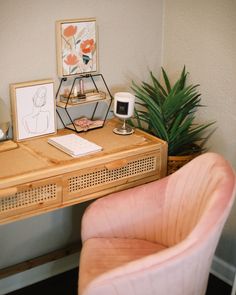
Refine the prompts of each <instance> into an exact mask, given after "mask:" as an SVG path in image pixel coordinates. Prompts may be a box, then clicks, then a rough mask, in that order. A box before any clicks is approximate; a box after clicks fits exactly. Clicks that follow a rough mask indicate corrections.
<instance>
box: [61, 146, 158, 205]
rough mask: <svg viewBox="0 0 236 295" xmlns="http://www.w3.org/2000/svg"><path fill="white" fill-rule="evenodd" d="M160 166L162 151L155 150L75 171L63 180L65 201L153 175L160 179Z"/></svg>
mask: <svg viewBox="0 0 236 295" xmlns="http://www.w3.org/2000/svg"><path fill="white" fill-rule="evenodd" d="M160 166H161V165H160V152H155V153H150V154H143V155H142V154H141V155H138V156H134V157H128V158H126V159H121V160H117V161H112V162H108V163H106V164H104V165H100V166H96V167H93V168H89V169H83V170H79V171H77V172H73V173H72V174H70V175H68V176H67V177H65V178H64V180H63V201H67V200H70V199H73V198H79V197H82V196H84V195H89V194H92V193H94V192H99V191H101V190H105V189H107V188H110V187H117V185H121V184H125V183H128V182H130V183H131V182H133V181H135V180H138V179H141V178H145V177H148V176H152V175H156V176H157V179H158V178H160Z"/></svg>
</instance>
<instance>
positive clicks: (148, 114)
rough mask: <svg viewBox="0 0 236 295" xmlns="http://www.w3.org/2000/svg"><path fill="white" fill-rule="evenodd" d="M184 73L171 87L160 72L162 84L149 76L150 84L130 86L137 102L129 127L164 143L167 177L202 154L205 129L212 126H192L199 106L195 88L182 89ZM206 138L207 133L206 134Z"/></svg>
mask: <svg viewBox="0 0 236 295" xmlns="http://www.w3.org/2000/svg"><path fill="white" fill-rule="evenodd" d="M187 75H188V72H186V69H185V66H184V68H183V70H182V72H181V74H180V77H179V79H178V80H177V81H176V82H175V83H174V85H173V86H172V85H171V83H170V80H169V78H168V75H167V73H166V71H165V70H164V69H163V68H162V76H163V83H161V82H159V81H158V79H157V78H156V77H155V75H154V74H153V73H152V72H150V77H151V83H146V82H142V83H141V85H137V84H136V83H135V82H133V83H132V89H133V91H134V93H135V96H136V97H137V98H138V101H137V102H136V107H135V111H134V114H135V118H134V120H132V121H131V122H130V123H131V124H132V125H135V126H137V127H138V128H140V129H142V130H144V131H146V132H148V133H150V134H153V135H154V136H157V137H159V138H161V139H163V140H165V141H166V142H168V174H170V173H172V172H174V171H175V170H177V169H178V168H180V167H181V166H183V165H184V164H185V163H186V162H188V161H189V160H191V159H192V158H193V157H195V156H196V155H198V154H200V153H201V152H202V151H203V150H204V144H205V142H206V140H207V138H208V137H209V136H207V137H204V136H203V135H204V132H205V131H206V129H207V128H208V127H209V126H211V125H212V124H214V122H211V123H207V124H197V123H195V113H196V111H197V110H198V108H199V107H200V106H202V105H201V104H200V100H201V97H200V96H201V94H200V93H199V92H198V87H199V85H198V84H197V85H188V86H186V79H187ZM208 135H209V133H208Z"/></svg>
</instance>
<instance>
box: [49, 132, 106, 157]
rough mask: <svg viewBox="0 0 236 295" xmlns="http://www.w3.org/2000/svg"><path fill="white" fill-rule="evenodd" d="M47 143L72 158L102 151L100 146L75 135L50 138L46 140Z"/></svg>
mask: <svg viewBox="0 0 236 295" xmlns="http://www.w3.org/2000/svg"><path fill="white" fill-rule="evenodd" d="M48 143H50V144H51V145H53V146H55V147H57V148H58V149H60V150H62V151H63V152H65V153H67V154H69V155H71V156H72V157H80V156H84V155H88V154H91V153H95V152H99V151H101V150H102V147H101V146H99V145H97V144H95V143H94V142H91V141H88V140H87V139H84V138H82V137H80V136H78V135H76V134H68V135H62V136H55V137H50V138H49V139H48Z"/></svg>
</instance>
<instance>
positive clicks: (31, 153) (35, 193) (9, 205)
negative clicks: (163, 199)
mask: <svg viewBox="0 0 236 295" xmlns="http://www.w3.org/2000/svg"><path fill="white" fill-rule="evenodd" d="M116 124H117V122H116V121H115V120H111V121H107V122H106V124H105V126H104V127H103V128H100V129H96V130H90V131H89V132H84V133H80V134H79V135H80V136H81V137H83V138H86V139H88V140H90V141H93V142H95V143H96V144H98V145H100V146H102V147H103V150H102V151H100V152H97V153H94V154H90V155H87V156H83V157H79V158H73V157H71V156H69V155H67V154H66V153H64V152H63V151H61V150H59V149H57V148H55V147H54V146H52V145H50V144H48V142H47V140H48V137H51V136H52V135H50V136H44V137H39V138H35V139H31V140H27V141H23V142H20V143H19V145H18V147H17V148H16V149H12V150H9V151H4V152H0V167H1V169H0V223H4V222H9V221H13V220H17V219H20V218H24V217H27V216H32V215H36V214H40V213H43V212H47V211H51V210H54V209H57V208H62V207H65V206H69V205H73V204H77V203H80V202H83V201H86V200H89V199H93V198H96V197H99V196H103V195H105V194H107V193H111V192H114V191H117V190H121V189H125V188H128V187H133V186H136V185H138V184H141V183H145V182H148V181H152V180H155V179H158V178H160V177H163V176H165V174H166V162H167V144H166V143H165V142H164V141H162V140H160V139H158V138H156V137H154V136H151V135H149V134H147V133H145V132H142V131H140V130H137V129H136V130H135V133H134V134H132V135H129V136H121V135H116V134H114V133H113V132H112V130H113V128H114V127H115V126H116ZM71 132H72V131H70V130H60V131H58V133H57V134H56V135H55V136H58V135H64V134H69V133H71Z"/></svg>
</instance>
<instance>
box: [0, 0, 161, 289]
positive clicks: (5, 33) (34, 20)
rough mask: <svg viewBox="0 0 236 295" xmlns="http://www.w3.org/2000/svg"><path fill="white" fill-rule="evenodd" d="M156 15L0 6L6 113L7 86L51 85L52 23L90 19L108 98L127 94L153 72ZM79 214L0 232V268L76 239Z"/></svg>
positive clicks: (11, 0)
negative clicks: (40, 81)
mask: <svg viewBox="0 0 236 295" xmlns="http://www.w3.org/2000/svg"><path fill="white" fill-rule="evenodd" d="M162 10H163V8H162V0H146V1H142V0H120V1H116V0H100V1H97V0H87V1H82V0H41V1H37V0H21V1H19V0H1V1H0V53H1V54H0V97H2V98H3V99H4V101H5V102H6V103H7V105H8V107H10V102H9V84H10V83H15V82H23V81H30V80H35V79H36V80H37V79H44V78H53V79H54V80H55V83H56V84H58V79H57V75H56V50H55V21H56V20H60V19H71V18H86V17H95V18H96V19H97V24H98V30H99V64H100V71H101V72H102V73H103V75H104V77H105V79H106V81H107V84H108V86H109V87H110V89H111V90H112V92H113V93H114V91H116V90H121V89H123V90H125V89H129V86H130V85H131V80H132V79H136V78H137V79H145V78H146V77H147V69H148V68H150V69H152V70H154V71H156V70H158V69H159V68H160V66H161V46H162V29H163V26H162V15H163V11H162ZM0 166H1V163H0ZM0 173H1V172H0ZM82 207H83V206H82ZM82 211H83V208H82V209H81V206H75V207H73V208H66V209H63V210H58V211H55V212H53V213H49V214H45V215H41V216H38V217H35V218H31V219H26V220H23V221H20V222H15V223H12V224H8V225H3V226H1V227H0V237H1V238H0V268H2V267H6V266H9V265H12V264H14V263H17V262H21V261H23V260H25V259H28V258H32V257H34V256H37V255H41V254H43V253H46V252H48V251H52V250H54V249H57V248H60V247H62V246H65V245H66V244H68V243H70V242H72V241H75V240H78V239H79V237H80V236H79V232H80V225H79V223H80V217H81V214H82ZM51 272H52V273H53V267H52V270H51ZM28 275H29V276H30V273H29V274H27V276H28ZM39 279H40V277H39ZM21 280H22V281H21V283H22V285H24V283H25V282H26V278H24V277H21ZM4 284H5V283H4ZM6 284H7V283H6ZM6 284H5V286H6ZM3 287H4V286H2V285H1V281H0V290H1V288H3ZM11 287H12V288H14V281H13V283H11ZM18 287H19V284H18ZM0 293H1V292H0Z"/></svg>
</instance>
